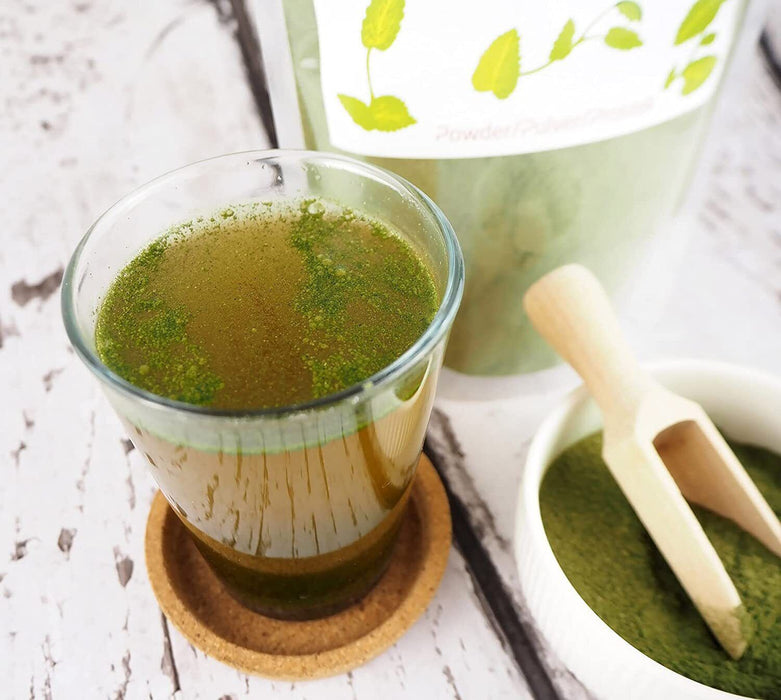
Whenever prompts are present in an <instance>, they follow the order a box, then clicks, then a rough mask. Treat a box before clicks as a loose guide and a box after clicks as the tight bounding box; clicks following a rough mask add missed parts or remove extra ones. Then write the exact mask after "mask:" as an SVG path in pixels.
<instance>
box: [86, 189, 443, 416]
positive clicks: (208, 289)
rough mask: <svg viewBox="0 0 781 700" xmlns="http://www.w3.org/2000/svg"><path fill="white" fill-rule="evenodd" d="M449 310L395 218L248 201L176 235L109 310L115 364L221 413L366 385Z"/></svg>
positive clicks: (105, 331)
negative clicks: (441, 310) (387, 220)
mask: <svg viewBox="0 0 781 700" xmlns="http://www.w3.org/2000/svg"><path fill="white" fill-rule="evenodd" d="M438 306H439V292H438V290H437V287H436V284H435V283H434V279H433V277H432V275H431V272H430V270H429V269H428V267H427V266H426V265H425V263H424V262H423V260H422V259H421V258H420V257H419V255H418V253H417V252H416V251H415V250H414V249H413V246H412V245H411V244H410V243H409V242H407V240H405V239H404V238H403V237H402V236H401V235H400V234H398V233H396V232H395V231H393V230H392V229H391V228H390V227H389V226H387V225H386V224H384V223H382V222H380V221H377V220H374V219H371V218H369V217H366V216H364V215H362V214H361V213H360V212H355V211H352V210H350V209H347V208H345V207H339V206H336V205H333V204H330V203H327V202H324V201H320V200H316V199H311V200H304V201H299V202H288V203H283V204H273V205H272V204H268V203H267V204H264V203H258V202H253V203H247V204H240V205H236V206H232V207H229V208H225V209H223V210H221V211H219V212H216V213H215V214H214V215H212V216H210V217H201V218H199V219H195V220H193V221H191V222H188V223H185V224H180V225H178V226H175V227H173V228H171V229H170V230H169V231H168V232H166V233H165V234H164V235H163V236H162V237H161V238H159V239H158V240H156V241H155V242H153V243H152V244H151V245H149V246H148V247H147V248H146V249H145V250H143V251H142V252H141V253H140V254H139V255H138V256H136V257H135V258H134V259H133V260H132V261H131V262H130V263H129V264H128V265H127V266H126V267H125V268H124V269H123V270H122V271H121V272H120V273H119V275H118V276H117V278H116V279H115V281H114V283H113V284H112V286H111V287H110V288H109V291H108V293H107V295H106V298H105V299H104V301H103V304H102V306H101V308H100V310H99V312H98V318H97V324H96V331H95V341H96V346H97V350H98V354H99V355H100V357H101V359H102V360H103V362H105V363H106V365H107V366H108V367H109V368H110V369H112V370H114V371H115V372H116V373H117V374H119V375H121V376H122V377H124V378H125V379H127V380H128V381H129V382H131V383H132V384H135V385H136V386H139V387H141V388H143V389H146V390H148V391H150V392H152V393H155V394H158V395H160V396H165V397H167V398H171V399H175V400H178V401H184V402H186V403H191V404H199V405H205V406H211V407H213V408H219V409H231V410H233V409H236V410H242V409H257V408H268V407H273V406H289V405H295V404H299V403H303V402H306V401H309V400H311V399H313V398H319V397H323V396H326V395H328V394H333V393H336V392H339V391H341V390H342V389H345V388H347V387H349V386H352V385H354V384H358V383H360V382H362V381H364V380H366V379H368V378H369V377H371V376H372V375H373V374H375V373H377V372H378V371H380V370H381V369H382V368H383V367H385V366H387V365H389V364H390V363H392V362H393V361H394V360H395V359H396V358H398V357H399V356H400V355H402V354H403V353H404V351H405V350H407V349H408V348H409V347H410V346H411V345H412V344H413V343H414V342H415V341H416V340H417V339H418V338H419V337H420V336H421V335H422V334H423V333H424V332H425V330H426V328H427V327H428V326H429V324H430V323H431V321H432V319H433V318H434V315H435V314H436V310H437V307H438Z"/></svg>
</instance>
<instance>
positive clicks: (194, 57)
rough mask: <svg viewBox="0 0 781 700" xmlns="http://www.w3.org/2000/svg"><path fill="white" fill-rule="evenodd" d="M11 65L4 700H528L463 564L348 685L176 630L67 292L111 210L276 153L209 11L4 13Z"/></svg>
mask: <svg viewBox="0 0 781 700" xmlns="http://www.w3.org/2000/svg"><path fill="white" fill-rule="evenodd" d="M220 7H222V5H219V4H218V8H220ZM0 51H1V52H2V59H1V61H0V66H2V68H0V71H2V80H0V90H2V99H3V105H4V106H3V109H2V112H0V153H2V154H3V168H2V170H0V200H2V201H3V202H5V209H4V211H5V215H6V221H5V226H4V227H3V232H2V234H0V236H1V237H2V246H0V328H1V329H2V331H1V333H2V335H1V336H0V337H2V341H0V345H1V346H2V347H0V392H1V393H2V403H1V404H0V406H1V408H0V455H2V462H1V464H2V469H3V479H2V486H0V579H1V580H0V592H1V595H0V679H2V681H0V697H2V698H6V697H10V698H14V699H16V698H19V699H22V698H29V697H34V698H42V699H45V698H55V699H59V698H79V699H81V698H85V699H86V698H105V697H111V698H149V697H151V698H155V699H158V698H167V697H170V696H171V695H172V694H173V693H174V691H176V689H177V688H179V690H178V692H177V693H176V696H177V697H182V698H188V699H189V698H210V699H213V700H216V699H217V698H239V697H280V698H291V699H292V698H307V697H309V698H311V697H318V698H329V697H330V698H350V697H361V698H362V697H369V696H371V697H373V698H377V699H378V700H379V699H381V698H398V697H410V698H415V697H423V696H426V697H429V698H457V697H459V695H460V696H461V697H464V698H469V697H481V696H483V697H485V696H490V697H507V698H509V697H517V696H518V695H521V696H524V695H525V694H526V693H525V684H524V681H523V679H522V677H521V676H520V675H519V672H518V671H517V670H516V668H515V666H514V665H513V663H512V662H511V660H510V659H509V657H508V656H507V655H506V654H505V653H504V651H503V650H502V647H501V644H500V642H499V640H498V638H497V637H496V635H495V633H494V631H493V629H492V627H491V624H490V623H489V622H488V621H487V620H486V618H485V617H484V615H483V612H482V608H481V606H480V603H479V602H478V600H477V598H476V597H475V595H474V593H473V591H472V589H471V587H470V579H469V576H468V574H467V573H466V572H465V570H464V565H463V562H462V560H461V559H460V557H459V556H458V554H457V553H455V552H453V554H452V556H451V560H450V563H449V565H448V569H447V573H446V575H445V578H444V581H443V584H442V587H441V589H440V590H439V592H438V594H437V597H436V599H435V600H434V602H433V603H432V605H431V606H430V608H429V609H428V611H427V613H426V615H425V617H424V618H422V619H421V620H420V621H419V622H418V623H417V624H416V625H415V626H414V627H413V628H412V629H411V630H410V632H409V633H408V634H407V635H406V636H405V637H404V638H403V639H402V640H401V641H400V642H399V643H398V644H396V645H395V646H394V647H393V648H392V649H391V650H389V651H388V652H387V653H386V654H384V655H383V656H382V657H381V658H379V659H377V660H376V661H374V662H372V663H370V664H368V665H367V666H365V667H363V668H360V669H356V670H355V671H354V672H353V673H352V674H349V675H343V676H339V677H336V678H333V679H329V680H325V681H319V682H317V683H298V684H290V683H272V682H269V681H266V680H264V679H261V678H255V677H248V676H245V675H244V674H240V673H238V672H236V671H234V670H232V669H230V668H228V667H226V666H223V665H222V664H220V663H219V662H216V661H213V660H211V659H209V658H206V657H205V656H204V655H203V654H201V653H200V652H198V651H196V650H195V649H193V648H192V647H191V646H190V645H189V644H188V643H187V642H186V641H185V640H184V639H183V638H182V637H181V636H180V635H179V634H177V633H176V631H175V630H173V629H170V630H169V629H168V628H167V626H166V625H165V623H164V622H163V619H162V616H161V613H160V610H159V608H158V606H157V604H156V602H155V599H154V597H153V595H152V591H151V589H150V586H149V582H148V580H147V577H146V571H145V568H144V559H143V536H144V526H145V523H146V517H147V513H148V510H149V504H150V501H151V498H152V495H153V494H154V486H153V482H152V480H151V478H150V477H149V476H148V475H147V474H146V473H145V467H144V460H143V458H142V457H141V456H140V455H139V454H138V453H137V452H136V451H134V450H131V451H129V452H128V451H127V445H128V443H126V442H125V441H124V435H123V431H122V428H121V426H120V425H119V422H118V421H117V419H116V418H115V417H114V415H113V413H112V412H111V409H110V408H109V406H108V404H107V403H106V401H105V400H104V398H103V397H102V395H101V394H100V392H99V389H98V386H97V385H96V382H95V381H94V379H93V378H92V377H91V376H90V375H89V373H88V372H87V370H86V369H85V368H84V367H82V366H81V363H80V362H79V361H78V360H77V359H76V358H75V356H74V355H73V354H72V353H71V352H70V351H69V349H68V343H67V339H66V337H65V334H64V331H63V329H62V323H61V321H60V310H59V295H58V293H57V290H56V288H57V283H58V280H59V276H60V275H61V270H62V267H63V265H64V264H65V263H66V262H67V260H68V257H69V256H70V253H71V252H72V250H73V248H74V247H75V245H76V243H77V241H78V240H79V238H80V237H81V236H82V235H83V234H84V232H85V231H86V229H87V227H88V226H89V224H90V223H91V222H92V220H94V218H95V217H96V215H97V214H99V213H100V212H101V211H102V210H103V209H105V208H106V207H107V206H109V205H110V204H112V203H113V202H114V201H115V200H116V199H117V198H119V197H120V196H122V195H123V194H125V193H126V192H128V191H129V190H130V189H131V188H133V187H135V186H136V185H139V184H141V183H142V182H144V181H145V180H148V179H149V178H151V177H153V176H155V175H157V174H159V173H161V172H164V171H165V170H168V169H170V168H173V167H176V166H179V165H181V164H183V163H187V162H190V161H193V160H197V159H199V158H203V157H206V156H209V155H214V154H217V153H223V152H228V151H236V150H242V149H247V148H258V147H263V146H265V145H266V143H265V137H264V136H263V134H262V131H261V130H260V127H259V122H258V120H257V118H256V115H255V110H254V106H253V103H252V101H251V97H250V93H249V91H248V89H247V88H246V86H245V78H244V74H243V68H242V64H241V59H240V56H239V52H238V49H237V47H236V44H235V42H234V40H233V36H232V27H231V26H230V23H226V22H224V21H223V22H221V21H220V16H219V14H218V12H217V11H216V10H215V7H214V6H213V5H211V4H210V3H205V2H175V1H172V2H159V1H158V0H143V1H142V0H136V1H134V2H133V3H126V2H121V0H115V1H113V2H103V3H97V2H96V3H91V2H89V0H83V1H80V2H67V3H66V2H57V3H53V2H46V1H45V0H40V1H38V2H15V1H14V2H10V3H8V2H6V3H3V4H2V6H0ZM42 281H43V282H42ZM169 639H170V646H167V645H168V644H169V643H168V640H169ZM174 669H175V672H174Z"/></svg>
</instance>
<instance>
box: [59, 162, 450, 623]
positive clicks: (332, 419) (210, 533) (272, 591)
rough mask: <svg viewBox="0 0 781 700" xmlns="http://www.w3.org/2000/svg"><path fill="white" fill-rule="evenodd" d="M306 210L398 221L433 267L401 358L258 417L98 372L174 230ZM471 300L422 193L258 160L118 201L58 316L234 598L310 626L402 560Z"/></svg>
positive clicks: (83, 250)
mask: <svg viewBox="0 0 781 700" xmlns="http://www.w3.org/2000/svg"><path fill="white" fill-rule="evenodd" d="M307 197H319V198H322V199H324V200H329V201H332V202H335V203H337V204H339V205H342V206H346V207H349V208H351V209H354V210H356V211H361V212H362V213H364V214H366V215H368V216H370V217H372V218H375V219H378V220H380V221H384V222H387V223H388V224H390V225H391V226H392V227H393V228H394V229H395V230H397V231H398V232H399V233H400V234H401V235H403V236H404V237H405V238H406V239H407V241H408V242H409V243H410V244H411V245H412V246H413V248H414V249H415V250H416V252H417V253H418V254H419V255H420V257H421V259H422V260H423V261H424V262H425V263H426V265H427V266H428V267H429V269H430V271H431V274H432V277H433V278H434V281H435V283H436V286H437V290H438V292H439V299H440V306H439V309H438V311H437V313H436V316H435V318H434V320H433V321H432V323H431V324H430V325H429V327H428V328H427V329H426V331H425V333H424V334H423V335H422V336H421V337H420V338H418V340H417V341H416V342H415V343H414V345H413V346H412V347H410V348H409V349H408V350H407V351H406V352H405V353H404V354H403V355H401V356H400V357H399V358H397V359H396V360H395V361H394V362H393V363H391V364H390V365H388V366H387V367H385V368H383V369H382V370H380V371H379V372H378V373H377V374H375V375H374V376H372V377H370V378H369V379H367V380H366V381H364V382H362V383H361V384H357V385H354V386H351V387H349V388H347V389H345V390H344V391H341V392H339V393H337V394H333V395H331V396H327V397H324V398H321V399H316V400H313V401H309V402H307V403H304V404H299V405H294V406H286V407H284V408H273V409H264V410H247V411H224V410H212V409H209V408H208V407H203V406H195V405H190V404H185V403H181V402H178V401H172V400H169V399H166V398H163V397H160V396H156V395H154V394H151V393H149V392H147V391H144V390H143V389H140V388H138V387H136V386H134V385H132V384H130V383H128V382H127V381H125V380H124V379H122V377H120V376H118V375H117V374H115V373H113V372H112V371H111V370H110V369H109V368H108V367H106V366H105V365H104V364H103V362H101V360H100V358H99V357H98V355H97V353H96V349H95V322H96V314H97V311H98V309H99V308H100V304H101V302H102V299H103V298H104V296H105V294H106V291H107V289H108V288H109V286H110V285H111V283H112V281H113V280H114V278H115V276H116V275H117V273H118V272H119V271H120V270H121V269H122V268H123V267H124V266H125V265H126V264H127V263H128V262H130V261H131V260H132V259H133V258H134V257H135V256H136V255H137V254H138V253H139V252H140V251H141V250H142V249H143V248H144V247H145V246H147V245H148V244H149V243H150V242H151V241H153V240H154V239H156V238H157V237H159V236H160V235H161V234H162V233H163V232H164V231H165V230H166V229H167V228H168V227H170V226H171V225H172V224H175V223H179V222H185V221H189V220H192V219H195V218H197V217H198V216H200V215H204V214H211V213H213V212H214V211H215V210H217V209H220V208H224V207H226V206H230V205H235V204H239V203H243V202H248V201H275V200H284V201H291V200H300V199H302V198H307ZM462 289H463V260H462V257H461V251H460V249H459V246H458V243H457V241H456V238H455V236H454V234H453V230H452V228H451V226H450V224H449V223H448V221H447V220H446V219H445V217H444V215H443V214H442V212H441V211H440V210H439V209H438V208H437V206H436V205H435V204H433V202H431V200H430V199H428V197H426V195H424V194H423V193H421V192H420V191H419V190H418V189H416V188H415V187H414V186H412V185H410V184H409V183H408V182H406V181H405V180H403V179H401V178H399V177H397V176H395V175H393V174H391V173H389V172H386V171H384V170H381V169H379V168H376V167H372V166H370V165H366V164H363V163H360V162H358V161H355V160H352V159H350V158H345V157H342V156H335V155H330V154H325V153H313V152H306V151H258V152H247V153H236V154H232V155H226V156H221V157H218V158H213V159H210V160H205V161H201V162H199V163H195V164H193V165H189V166H186V167H184V168H181V169H179V170H175V171H173V172H171V173H168V174H167V175H163V176H162V177H160V178H158V179H156V180H153V181H152V182H150V183H148V184H147V185H144V186H143V187H141V188H140V189H138V190H136V191H135V192H133V193H131V194H129V195H128V196H126V197H125V198H123V199H121V200H120V201H119V202H117V203H116V204H115V205H114V206H113V207H111V209H109V210H108V211H107V212H106V213H105V214H103V216H101V217H100V218H99V219H98V220H97V221H96V222H95V223H94V224H93V226H92V227H91V228H90V230H89V231H88V232H87V234H86V235H85V236H84V238H83V239H82V241H81V242H80V243H79V246H78V248H77V249H76V251H75V253H74V255H73V257H72V259H71V261H70V263H69V265H68V269H67V271H66V273H65V278H64V280H63V286H62V311H63V317H64V321H65V327H66V329H67V332H68V336H69V338H70V340H71V342H72V344H73V347H74V348H75V349H76V352H77V353H78V355H79V356H80V357H81V359H82V360H83V361H84V362H85V364H86V365H87V366H88V367H89V368H90V370H92V372H94V374H95V375H96V376H97V377H98V379H99V380H100V382H101V384H102V386H103V388H104V390H105V393H106V395H107V397H108V399H109V401H110V402H111V404H112V405H113V407H114V409H115V410H116V411H117V413H118V414H119V416H120V418H121V420H122V422H123V424H124V425H125V427H126V429H127V431H128V434H129V436H130V438H131V439H132V441H133V443H134V444H135V445H136V447H137V448H138V449H139V450H140V451H141V452H143V453H144V455H145V456H146V458H147V460H148V461H149V465H150V470H151V473H152V475H153V477H154V478H155V480H156V481H157V484H158V486H159V487H160V490H161V491H162V492H163V494H164V495H165V497H166V498H167V499H168V502H169V503H170V504H171V506H172V507H173V509H174V510H175V511H176V513H177V514H178V515H179V517H180V519H181V521H182V522H183V523H184V525H185V526H186V527H187V529H188V530H189V532H190V533H191V534H192V536H193V539H194V542H195V544H196V545H197V547H198V549H199V550H200V552H201V553H202V554H203V556H204V558H205V559H206V560H207V561H208V562H209V564H210V565H211V566H212V568H213V570H214V571H215V573H216V574H217V576H218V577H219V578H220V579H221V580H222V582H223V583H224V584H225V586H226V587H227V588H228V589H229V590H230V592H231V593H232V594H233V595H234V596H235V597H236V598H237V599H238V600H239V601H240V602H242V603H243V604H245V605H246V606H248V607H250V608H252V609H254V610H257V611H259V612H262V613H264V614H268V615H273V616H277V617H285V618H308V617H316V616H319V615H324V614H329V613H331V612H334V611H336V610H338V609H340V608H343V607H345V606H346V605H348V604H350V603H351V602H353V601H355V600H356V599H358V598H360V597H361V596H362V595H364V594H365V593H366V592H367V591H368V590H369V589H370V588H371V587H372V585H373V584H374V583H375V582H376V581H377V580H378V578H379V577H380V576H381V574H382V572H383V571H384V569H385V567H386V565H387V563H388V561H389V559H390V555H391V552H392V549H393V545H394V542H395V538H396V534H397V532H398V528H399V525H400V522H401V517H402V515H403V513H404V509H405V506H406V504H407V500H408V497H409V493H410V488H411V483H412V479H413V477H414V475H415V469H416V465H417V462H418V458H419V456H420V451H421V448H422V444H423V438H424V435H425V430H426V424H427V422H428V418H429V414H430V411H431V406H432V402H433V399H434V392H435V389H436V383H437V376H438V374H439V369H440V366H441V362H442V355H443V351H444V346H445V343H446V339H447V335H448V332H449V330H450V327H451V324H452V322H453V317H454V316H455V313H456V310H457V308H458V304H459V301H460V299H461V294H462Z"/></svg>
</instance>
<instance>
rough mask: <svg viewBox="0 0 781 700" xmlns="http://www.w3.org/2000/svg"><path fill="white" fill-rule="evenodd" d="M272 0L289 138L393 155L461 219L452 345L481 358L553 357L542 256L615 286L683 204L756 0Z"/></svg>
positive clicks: (265, 18) (483, 370)
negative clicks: (541, 299) (534, 306)
mask: <svg viewBox="0 0 781 700" xmlns="http://www.w3.org/2000/svg"><path fill="white" fill-rule="evenodd" d="M256 2H257V3H258V4H259V5H262V6H263V7H262V8H258V10H257V16H258V17H259V19H258V28H259V32H260V37H261V44H262V46H263V53H264V57H265V58H266V63H267V69H268V73H269V82H270V89H271V95H272V98H273V100H274V113H275V122H276V125H277V131H278V133H279V136H280V145H281V146H288V147H306V148H312V149H320V150H333V151H341V152H345V153H348V154H351V155H354V156H358V157H361V158H364V159H366V160H367V161H370V162H372V163H375V164H378V165H380V166H383V167H385V168H388V169H390V170H392V171H394V172H396V173H398V174H400V175H402V176H403V177H405V178H407V179H408V180H410V181H411V182H413V183H414V184H415V185H417V186H418V187H420V188H421V189H422V190H423V191H424V192H426V193H427V194H428V195H429V196H430V197H431V198H432V199H434V200H435V201H436V202H437V203H438V204H439V206H440V207H441V208H442V209H443V210H444V212H445V214H446V215H447V217H448V218H449V219H450V221H451V222H452V224H453V227H454V228H455V231H456V234H457V235H458V238H459V240H460V242H461V245H462V247H463V251H464V257H465V260H466V277H467V281H466V289H465V294H464V300H463V303H462V306H461V311H460V313H459V316H458V318H457V319H456V323H455V325H454V327H453V330H452V333H451V336H450V343H449V346H448V352H447V356H446V360H445V362H446V364H447V365H448V366H450V367H451V368H453V369H456V370H459V371H462V372H466V373H470V374H482V375H507V374H518V373H523V372H529V371H534V370H537V369H541V368H544V367H547V366H549V365H550V364H552V363H553V361H554V358H553V356H552V354H551V353H550V351H549V350H548V349H547V348H546V347H545V344H544V343H543V341H542V340H541V339H539V338H538V336H537V335H536V333H535V332H534V330H533V329H532V327H531V325H530V323H529V321H528V319H527V318H526V317H525V315H524V313H523V310H522V305H521V300H522V297H523V293H524V291H525V290H526V288H527V287H528V286H529V285H530V284H531V283H532V282H533V281H534V280H535V279H537V278H538V277H539V276H540V275H542V274H543V273H545V272H547V271H548V270H550V269H552V268H554V267H556V266H558V265H561V264H563V263H567V262H580V263H583V264H585V265H587V266H588V267H590V268H591V269H592V270H593V271H594V272H595V273H596V274H597V275H598V276H599V277H600V279H601V280H602V282H603V283H604V284H605V285H606V286H607V287H608V288H609V289H619V288H620V287H621V286H622V285H624V284H626V282H627V281H628V280H631V278H632V276H633V274H634V273H635V271H636V270H637V269H638V265H641V264H642V255H643V251H644V250H646V249H647V245H648V242H649V241H650V240H652V239H653V237H654V234H655V233H656V232H658V231H660V230H662V229H663V228H664V227H666V226H669V223H670V221H671V218H672V217H674V216H675V213H676V211H677V208H678V207H679V205H680V202H681V200H682V197H683V195H684V194H685V192H686V188H687V185H688V183H689V181H690V180H691V177H692V172H693V166H694V164H695V162H696V156H697V154H698V151H699V150H700V147H701V144H702V140H703V135H704V133H705V127H706V125H707V122H708V119H709V116H710V113H711V111H712V107H713V104H714V98H715V96H716V94H717V91H718V87H719V84H720V82H721V81H722V77H723V75H724V73H725V70H726V67H727V64H728V63H729V60H730V57H731V55H732V54H733V53H734V49H735V46H736V43H737V42H736V39H737V37H738V36H739V35H740V33H741V30H742V29H743V31H744V33H749V32H748V30H747V29H745V25H746V24H747V23H746V21H745V20H746V16H747V11H748V10H749V9H751V13H750V14H751V15H752V17H753V16H754V15H755V14H757V12H758V10H756V6H757V3H751V5H750V7H749V4H748V3H747V2H746V0H686V1H685V2H682V1H681V0H637V1H634V0H626V1H622V2H617V3H616V2H610V0H607V1H606V0H546V1H545V2H539V0H481V1H480V2H477V3H475V2H466V1H464V0H256ZM280 3H281V4H280ZM757 24H758V22H757V21H756V20H755V21H754V22H753V24H752V31H753V32H754V35H753V37H748V38H747V39H746V41H747V42H748V41H750V40H751V39H754V40H755V38H756V26H757Z"/></svg>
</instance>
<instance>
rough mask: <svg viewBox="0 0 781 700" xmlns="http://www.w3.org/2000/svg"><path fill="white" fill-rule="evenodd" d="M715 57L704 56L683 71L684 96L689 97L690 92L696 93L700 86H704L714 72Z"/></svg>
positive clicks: (682, 92) (682, 91)
mask: <svg viewBox="0 0 781 700" xmlns="http://www.w3.org/2000/svg"><path fill="white" fill-rule="evenodd" d="M716 60H717V59H716V57H715V56H703V57H702V58H698V59H697V60H696V61H692V62H691V63H690V64H689V65H688V66H686V68H684V69H683V70H682V71H681V75H682V76H683V89H682V90H681V94H682V95H688V94H689V93H690V92H694V91H695V90H696V89H697V88H698V87H700V85H702V84H703V83H704V82H705V81H706V80H707V79H708V76H709V75H710V74H711V73H712V72H713V69H714V68H715V66H716Z"/></svg>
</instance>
